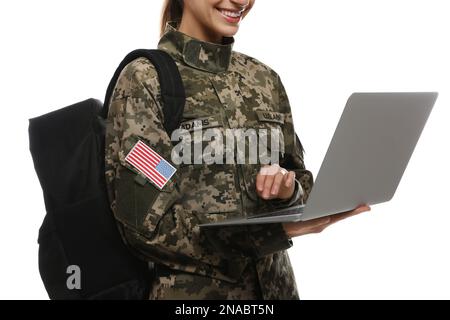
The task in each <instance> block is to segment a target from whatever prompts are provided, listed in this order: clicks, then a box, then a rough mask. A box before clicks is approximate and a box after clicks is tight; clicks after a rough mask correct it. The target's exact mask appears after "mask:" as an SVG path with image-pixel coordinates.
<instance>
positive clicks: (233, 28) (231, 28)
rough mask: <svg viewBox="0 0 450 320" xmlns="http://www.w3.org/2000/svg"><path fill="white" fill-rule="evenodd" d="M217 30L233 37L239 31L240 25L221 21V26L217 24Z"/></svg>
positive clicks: (225, 35)
mask: <svg viewBox="0 0 450 320" xmlns="http://www.w3.org/2000/svg"><path fill="white" fill-rule="evenodd" d="M216 30H217V33H218V34H221V35H222V36H224V37H233V36H234V35H236V33H237V32H238V30H239V25H237V24H236V25H230V24H227V25H225V24H223V23H221V24H220V25H219V26H217V28H216Z"/></svg>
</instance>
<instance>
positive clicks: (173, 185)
mask: <svg viewBox="0 0 450 320" xmlns="http://www.w3.org/2000/svg"><path fill="white" fill-rule="evenodd" d="M233 41H234V39H233V38H225V39H224V43H223V44H213V43H208V42H203V41H199V40H197V39H194V38H191V37H189V36H187V35H185V34H183V33H181V32H179V31H177V30H176V29H175V28H174V26H173V25H168V26H167V28H166V32H165V34H164V35H163V36H162V38H161V39H160V42H159V44H158V48H159V49H162V50H165V51H166V52H168V53H169V54H170V55H171V56H172V57H173V58H174V59H175V61H176V64H177V66H178V68H179V71H180V74H181V77H182V80H183V83H184V86H185V91H186V105H185V109H184V113H183V122H182V123H181V127H182V128H185V129H187V130H188V131H190V132H192V133H193V132H195V130H196V128H195V126H192V125H190V124H192V123H193V122H194V123H195V122H196V121H197V122H198V121H201V122H202V123H203V124H205V125H204V126H203V127H202V128H201V130H204V129H206V128H211V127H214V128H217V129H218V130H225V129H227V128H228V129H230V128H268V129H274V128H278V129H280V130H281V132H282V133H283V135H282V136H283V139H284V153H282V154H281V155H280V161H279V164H280V165H281V166H282V167H284V168H287V169H289V170H294V171H295V172H296V179H297V183H300V184H301V186H302V188H303V190H304V195H303V197H298V192H297V191H298V190H297V189H298V185H297V187H296V192H294V196H293V198H292V199H288V200H278V199H273V200H263V199H261V198H259V197H258V196H257V194H256V190H255V180H256V175H257V173H258V170H259V168H260V165H259V164H228V163H226V164H225V163H224V164H209V165H208V164H180V165H175V164H174V166H175V167H176V169H177V171H176V173H175V174H174V175H173V176H172V178H171V179H170V181H169V182H168V183H167V184H166V185H165V186H164V188H163V189H162V190H160V189H159V188H157V187H156V186H155V185H154V184H153V183H151V182H150V181H147V183H145V184H144V185H142V184H139V183H137V182H136V181H135V177H136V173H135V172H134V171H133V170H131V169H130V166H129V164H128V163H126V161H125V159H124V158H125V156H126V154H127V153H128V152H129V151H130V149H131V148H132V147H133V145H134V144H135V142H136V141H137V139H140V140H142V141H144V142H145V143H147V144H148V146H150V147H151V148H152V149H153V150H155V151H157V152H158V153H159V154H160V155H161V156H163V157H164V158H165V159H166V160H168V161H169V162H170V159H171V150H172V148H173V144H172V142H171V139H170V137H169V136H168V134H167V133H166V132H165V130H164V128H163V125H162V123H163V121H164V114H163V112H162V109H163V104H162V101H161V96H160V93H159V82H158V78H157V73H156V71H155V68H154V66H153V65H152V64H151V63H150V62H149V61H148V60H146V59H145V58H138V59H136V60H134V61H133V62H131V63H129V64H128V65H127V66H126V68H125V69H124V70H123V71H122V73H121V75H120V77H119V80H118V82H117V84H116V87H115V89H114V93H113V96H112V98H111V101H110V108H109V114H108V121H107V128H106V150H105V151H106V158H105V161H106V162H105V165H106V172H105V174H106V178H107V188H108V192H109V197H110V200H111V207H112V210H113V212H114V215H115V218H116V219H117V221H118V222H120V225H121V226H123V228H122V231H123V236H124V238H125V240H126V242H127V243H128V245H129V246H130V247H132V248H133V249H134V250H136V251H137V252H138V253H139V254H140V255H141V256H142V257H144V258H145V259H148V260H149V261H156V262H158V263H160V264H164V265H165V266H167V267H169V268H171V269H175V270H180V271H183V272H188V273H192V274H197V275H203V276H206V277H211V278H214V279H219V280H221V281H226V282H229V283H231V284H232V283H236V282H238V281H242V272H243V270H244V269H247V270H251V271H250V272H253V273H254V274H253V276H254V278H255V279H257V280H256V281H258V282H259V284H257V285H259V287H260V289H261V293H262V297H263V298H264V299H292V298H297V297H298V296H297V289H296V286H295V278H294V275H293V271H292V269H291V265H290V261H289V257H288V254H287V252H286V251H285V250H286V249H288V248H289V247H291V246H292V241H291V240H290V239H289V238H288V237H287V236H286V234H285V232H284V230H283V228H282V226H281V224H268V225H251V226H239V227H221V228H217V227H216V228H200V227H199V224H201V223H206V222H211V221H219V220H221V219H224V218H227V217H242V216H246V215H250V214H254V213H258V212H262V211H266V210H270V209H274V208H280V207H286V206H290V205H293V204H297V203H299V201H302V200H306V199H307V197H308V194H309V192H310V190H311V187H312V184H313V177H312V174H311V173H310V172H309V171H308V170H306V169H305V166H304V162H303V148H302V146H301V144H300V141H299V139H298V137H297V136H296V134H295V132H294V126H293V122H292V114H291V109H290V106H289V101H288V98H287V96H286V92H285V90H284V88H283V85H282V83H281V80H280V78H279V76H278V75H277V73H275V72H274V71H273V70H272V69H270V68H269V67H268V66H266V65H265V64H263V63H261V62H259V61H258V60H256V59H254V58H251V57H249V56H246V55H244V54H242V53H238V52H235V51H233V50H232V46H233ZM296 195H297V196H296ZM237 298H239V297H237Z"/></svg>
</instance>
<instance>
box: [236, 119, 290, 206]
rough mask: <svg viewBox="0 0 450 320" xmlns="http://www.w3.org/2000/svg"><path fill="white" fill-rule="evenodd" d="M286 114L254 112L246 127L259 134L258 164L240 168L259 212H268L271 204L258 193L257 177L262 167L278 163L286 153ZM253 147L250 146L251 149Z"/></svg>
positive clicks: (248, 193)
mask: <svg viewBox="0 0 450 320" xmlns="http://www.w3.org/2000/svg"><path fill="white" fill-rule="evenodd" d="M285 117H286V116H285V114H284V113H281V112H276V111H271V110H254V112H253V114H252V117H250V116H248V118H249V120H248V121H247V122H246V123H245V127H246V128H247V129H248V128H254V129H255V131H256V132H257V134H258V147H257V148H258V163H256V164H254V163H248V162H246V163H245V164H243V165H241V166H240V170H241V175H242V177H243V182H244V187H245V191H246V194H247V197H248V199H249V200H250V201H251V202H252V205H251V206H253V207H255V208H257V210H260V211H261V212H262V211H268V210H270V209H271V207H270V202H267V201H264V200H262V199H261V198H260V197H259V196H258V194H257V192H256V175H257V174H258V172H259V170H260V168H261V166H262V165H264V164H267V163H269V164H270V163H278V162H279V160H280V159H281V153H283V152H284V143H285V141H284V133H283V129H284V125H285V120H286V119H285ZM250 147H251V146H249V148H250ZM253 147H255V146H253Z"/></svg>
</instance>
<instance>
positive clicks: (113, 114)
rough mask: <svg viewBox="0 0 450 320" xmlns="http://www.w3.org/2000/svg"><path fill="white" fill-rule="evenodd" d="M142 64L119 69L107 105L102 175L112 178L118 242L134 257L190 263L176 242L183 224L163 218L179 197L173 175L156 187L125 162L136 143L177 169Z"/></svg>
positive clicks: (155, 86) (151, 74) (151, 75)
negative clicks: (123, 242) (131, 252)
mask: <svg viewBox="0 0 450 320" xmlns="http://www.w3.org/2000/svg"><path fill="white" fill-rule="evenodd" d="M145 61H147V60H145ZM145 61H142V60H139V59H138V60H135V61H134V62H131V63H130V64H128V65H127V66H126V67H125V69H124V70H123V71H122V73H121V75H120V76H119V79H118V81H117V84H116V86H115V89H114V93H113V96H112V98H111V102H110V108H109V113H108V125H107V133H106V144H107V146H106V148H107V151H106V152H107V160H106V166H107V168H109V169H110V170H109V171H108V170H107V177H108V175H110V176H112V175H115V177H114V179H112V181H111V184H112V186H113V188H112V189H113V190H114V191H113V192H114V194H115V196H114V202H113V204H112V208H113V212H114V216H115V218H116V220H117V221H118V222H119V226H120V227H121V233H122V234H123V238H124V241H125V242H126V243H127V244H128V245H129V246H130V247H131V249H133V250H134V251H136V252H137V253H138V255H140V256H141V257H144V258H145V259H148V260H150V261H155V262H160V263H164V264H173V263H175V262H174V261H176V260H180V259H181V260H183V259H184V261H185V262H186V263H187V261H189V260H194V259H192V257H189V256H190V255H191V253H192V252H191V249H190V248H187V247H186V246H181V245H178V243H177V241H186V239H185V237H186V235H187V234H188V232H187V231H186V228H187V226H186V224H185V223H184V222H183V221H179V220H175V219H173V217H171V215H170V214H166V213H169V209H170V208H171V207H172V205H173V204H174V203H175V202H176V201H177V200H178V199H179V198H180V194H179V190H178V187H177V181H178V171H177V172H176V173H175V174H174V175H173V176H172V178H171V179H170V180H169V182H167V184H166V185H165V186H164V187H163V188H162V189H159V188H158V187H157V186H156V184H154V183H152V182H151V181H150V180H149V179H144V177H143V176H140V175H139V174H138V171H137V170H134V168H133V166H132V165H130V164H129V163H128V162H126V161H125V156H126V155H127V154H128V152H129V151H130V150H131V149H132V147H133V146H134V145H135V143H136V142H137V141H138V140H141V141H142V142H144V143H145V144H147V146H149V147H150V148H152V149H153V150H154V151H155V152H157V153H158V154H159V155H160V156H162V157H163V158H164V159H165V160H166V161H168V162H169V163H171V164H172V165H173V166H174V167H175V168H177V169H178V167H177V166H176V165H175V164H173V163H172V162H171V151H172V143H171V140H170V138H169V136H168V134H167V132H166V131H165V129H164V126H163V116H164V115H163V113H162V108H161V105H160V103H159V102H157V101H159V100H160V99H159V97H158V96H157V95H158V94H159V92H160V87H159V81H158V78H157V73H156V70H155V69H154V66H153V65H151V64H150V63H148V62H145ZM108 154H109V156H108ZM111 171H114V172H115V174H112V173H111ZM108 172H109V173H108ZM192 264H194V263H192Z"/></svg>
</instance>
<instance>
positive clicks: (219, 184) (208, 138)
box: [174, 111, 238, 223]
mask: <svg viewBox="0 0 450 320" xmlns="http://www.w3.org/2000/svg"><path fill="white" fill-rule="evenodd" d="M180 129H184V130H185V131H184V134H188V135H189V137H190V138H189V139H190V143H184V144H183V145H182V146H177V145H176V146H175V147H174V148H175V149H176V152H177V153H178V155H179V156H180V157H182V158H183V162H182V163H180V164H179V170H180V183H179V186H180V194H181V197H182V198H181V202H180V203H181V204H182V206H183V209H184V210H185V212H187V213H191V214H193V215H194V216H195V217H197V220H198V222H199V223H206V222H211V221H218V220H221V219H223V218H225V217H227V216H229V215H230V214H231V213H232V212H236V210H237V207H238V204H237V194H236V185H235V165H234V164H226V161H225V147H224V140H223V139H224V135H225V133H224V132H225V129H224V125H223V118H222V116H221V115H220V114H213V115H211V114H210V115H205V114H204V113H201V112H200V111H199V112H196V114H193V113H192V114H190V113H185V114H184V115H183V121H182V122H181V124H180ZM186 152H187V153H188V154H187V155H186ZM219 159H220V160H219Z"/></svg>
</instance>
